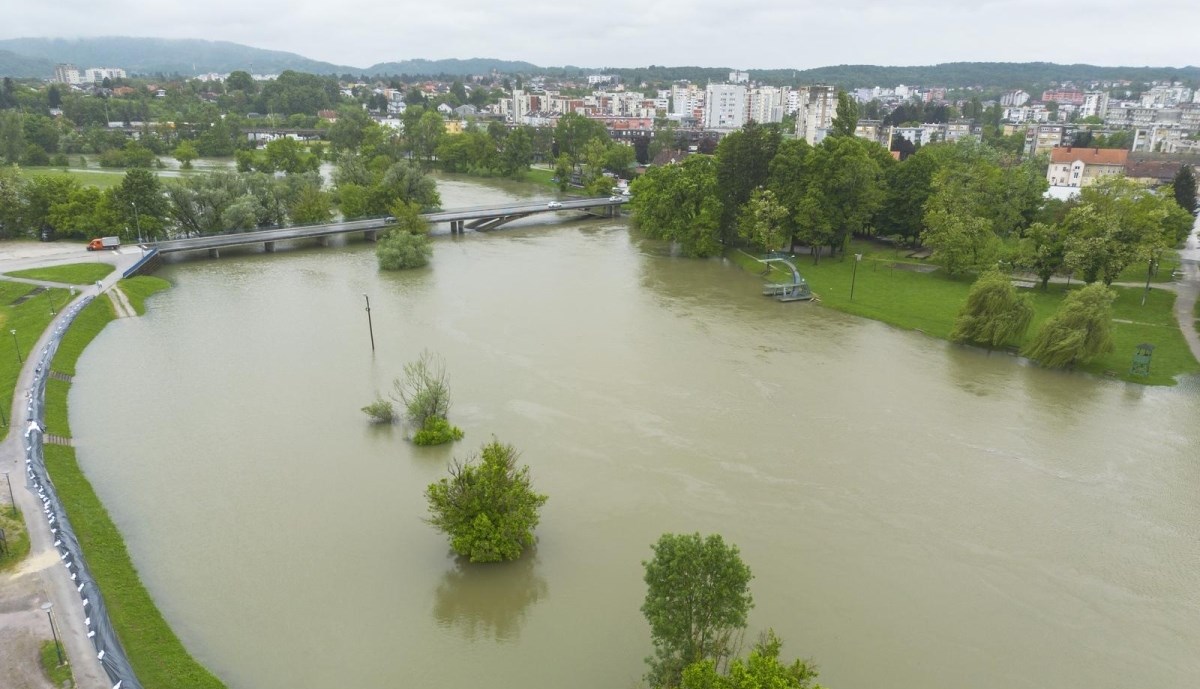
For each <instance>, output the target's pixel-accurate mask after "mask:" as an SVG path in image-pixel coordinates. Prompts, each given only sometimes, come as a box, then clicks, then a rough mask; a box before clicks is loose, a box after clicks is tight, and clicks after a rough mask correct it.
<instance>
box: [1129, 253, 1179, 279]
mask: <svg viewBox="0 0 1200 689" xmlns="http://www.w3.org/2000/svg"><path fill="white" fill-rule="evenodd" d="M1180 265H1181V264H1180V259H1179V254H1175V253H1172V254H1169V255H1167V256H1163V257H1162V258H1161V259H1159V261H1158V267H1157V268H1156V270H1155V271H1154V274H1153V275H1151V276H1150V284H1152V285H1153V284H1155V283H1160V282H1167V283H1170V282H1174V281H1175V278H1173V277H1171V274H1172V272H1174V271H1175V270H1176V269H1178V268H1179V266H1180ZM1147 268H1148V266H1147V265H1146V264H1145V263H1136V264H1133V265H1129V266H1126V267H1125V270H1123V271H1121V274H1120V275H1118V276H1117V279H1116V280H1115V282H1140V283H1142V284H1145V282H1146V272H1147Z"/></svg>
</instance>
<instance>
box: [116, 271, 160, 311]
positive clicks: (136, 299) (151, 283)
mask: <svg viewBox="0 0 1200 689" xmlns="http://www.w3.org/2000/svg"><path fill="white" fill-rule="evenodd" d="M117 286H118V287H120V288H121V291H122V292H124V293H125V296H126V297H129V304H130V305H131V306H133V310H134V311H136V312H137V315H139V316H141V315H144V314H145V313H146V299H147V298H148V297H149V296H150V295H152V294H155V293H158V292H161V291H163V290H165V289H167V288H168V287H170V286H171V283H169V282H167V281H166V280H164V279H162V278H156V277H154V276H153V275H138V276H137V277H132V278H129V279H127V280H122V281H120V282H119V283H117Z"/></svg>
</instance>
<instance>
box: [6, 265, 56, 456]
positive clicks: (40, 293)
mask: <svg viewBox="0 0 1200 689" xmlns="http://www.w3.org/2000/svg"><path fill="white" fill-rule="evenodd" d="M70 298H71V297H70V294H68V293H67V290H65V289H58V288H53V289H42V288H41V287H34V286H33V285H27V284H24V283H19V282H8V281H5V280H0V417H3V419H4V422H5V423H6V424H7V423H8V420H9V419H10V418H11V416H12V414H11V413H10V412H11V411H12V409H10V408H9V404H11V403H12V398H13V393H14V391H15V389H16V386H17V375H18V374H19V373H20V371H21V366H22V365H23V363H22V360H23V359H26V358H28V357H29V356H30V355H31V354H36V352H34V351H33V348H34V345H36V344H37V341H38V338H39V337H41V336H42V332H43V331H45V330H46V327H47V326H48V325H50V321H51V320H52V319H53V318H54V316H53V315H51V313H50V311H51V309H53V310H54V312H55V313H57V312H58V311H60V310H61V309H62V307H63V306H64V305H65V304H66V303H67V301H68V300H69V299H70ZM17 302H20V303H17ZM13 330H16V331H17V333H16V335H13V333H12V331H13ZM3 434H4V435H5V436H7V434H8V428H7V427H4V430H3Z"/></svg>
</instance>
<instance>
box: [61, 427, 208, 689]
mask: <svg viewBox="0 0 1200 689" xmlns="http://www.w3.org/2000/svg"><path fill="white" fill-rule="evenodd" d="M45 453H46V468H47V470H48V471H49V472H50V475H51V476H52V477H53V478H52V480H53V481H54V487H55V489H57V491H58V495H59V498H60V499H61V500H62V503H63V508H64V509H65V510H66V512H67V514H68V515H70V519H71V525H72V526H73V527H74V528H75V533H76V535H77V536H78V537H79V542H80V545H81V547H82V548H83V552H84V553H85V555H86V557H87V561H88V565H89V567H90V568H91V571H92V575H93V576H94V577H95V579H96V583H97V584H98V585H99V587H100V591H101V592H102V593H103V594H104V598H105V601H106V602H107V604H108V612H109V616H110V617H111V619H112V624H113V627H114V628H115V629H116V631H117V635H118V636H119V637H120V639H121V644H122V645H123V646H124V647H125V651H126V652H127V653H128V654H129V661H130V663H132V665H133V669H134V671H135V672H136V673H137V676H138V680H139V681H140V682H141V684H142V686H143V687H145V688H146V689H224V685H223V684H222V683H221V681H220V680H219V679H217V677H216V676H214V675H213V674H212V673H211V672H209V671H208V670H207V669H206V668H204V666H202V665H200V664H199V663H197V662H196V660H195V659H194V658H192V656H191V655H190V654H189V653H188V652H187V649H185V648H184V647H183V644H182V643H181V642H180V641H179V637H177V636H175V632H173V631H172V630H171V627H170V626H169V625H168V624H167V622H166V620H164V619H163V616H162V613H161V612H159V610H158V608H157V607H156V606H155V605H154V600H153V599H152V598H151V597H150V593H149V592H148V591H147V590H146V587H145V586H144V585H143V584H142V582H141V579H140V578H139V577H138V574H137V569H136V568H134V566H133V561H132V560H131V559H130V557H129V551H128V550H127V549H126V547H125V541H124V539H123V538H122V537H121V532H120V531H118V530H117V527H116V525H115V524H114V523H113V521H112V518H111V517H110V516H109V514H108V510H106V509H105V508H104V505H103V504H102V503H101V502H100V498H98V497H97V496H96V492H95V491H94V490H93V489H92V485H91V483H89V482H88V480H87V477H86V476H84V475H83V472H82V471H80V469H79V464H78V463H77V462H76V459H75V450H74V448H71V447H67V446H64V445H46V446H45Z"/></svg>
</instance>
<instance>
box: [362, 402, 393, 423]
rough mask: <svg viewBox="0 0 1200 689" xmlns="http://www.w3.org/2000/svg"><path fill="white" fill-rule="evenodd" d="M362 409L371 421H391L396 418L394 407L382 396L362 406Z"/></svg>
mask: <svg viewBox="0 0 1200 689" xmlns="http://www.w3.org/2000/svg"><path fill="white" fill-rule="evenodd" d="M362 410H363V413H364V414H366V415H367V416H369V417H370V418H371V422H372V423H392V422H393V421H395V420H396V408H395V407H394V406H392V403H391V402H389V401H388V400H385V399H383V398H382V397H380V398H379V399H377V400H375V401H374V402H372V403H370V404H368V405H367V406H365V407H363V408H362Z"/></svg>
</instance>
